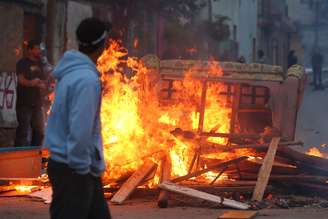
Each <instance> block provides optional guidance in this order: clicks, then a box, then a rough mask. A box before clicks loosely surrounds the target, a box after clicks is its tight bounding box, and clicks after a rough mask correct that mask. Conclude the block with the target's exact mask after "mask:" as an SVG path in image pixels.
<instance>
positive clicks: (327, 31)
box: [286, 0, 328, 67]
mask: <svg viewBox="0 0 328 219" xmlns="http://www.w3.org/2000/svg"><path fill="white" fill-rule="evenodd" d="M316 1H317V0H286V2H287V5H288V16H289V17H290V19H291V20H292V21H293V22H294V23H295V25H296V27H297V34H298V36H299V38H300V40H301V45H302V47H303V51H304V65H305V66H307V67H311V55H312V51H313V49H314V47H315V44H316V43H315V41H316V23H318V26H317V28H318V35H317V37H318V38H317V43H318V47H319V48H320V50H321V52H322V53H323V55H324V57H326V58H325V59H324V60H325V63H326V65H327V64H328V58H327V57H328V56H327V55H326V54H328V44H327V42H328V19H327V17H324V16H325V15H324V14H326V13H327V11H326V10H327V5H328V4H327V3H324V2H323V1H318V2H321V3H320V4H319V6H318V9H316V5H315V2H316ZM316 13H318V21H316ZM291 47H293V45H291ZM293 49H296V51H297V49H298V48H297V47H296V48H293ZM301 53H302V51H301V52H299V54H301Z"/></svg>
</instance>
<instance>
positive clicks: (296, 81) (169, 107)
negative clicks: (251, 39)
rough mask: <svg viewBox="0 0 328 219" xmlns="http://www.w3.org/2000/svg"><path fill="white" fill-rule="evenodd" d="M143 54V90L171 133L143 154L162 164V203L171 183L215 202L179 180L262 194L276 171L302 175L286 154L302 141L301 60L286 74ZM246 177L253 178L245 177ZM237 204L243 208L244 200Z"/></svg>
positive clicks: (119, 199) (132, 183)
mask: <svg viewBox="0 0 328 219" xmlns="http://www.w3.org/2000/svg"><path fill="white" fill-rule="evenodd" d="M143 61H144V63H145V65H146V67H147V70H146V71H145V72H146V73H144V74H143V75H142V77H141V78H142V80H141V79H140V77H139V78H138V79H139V82H140V81H142V82H141V84H142V85H141V86H140V87H141V90H142V92H141V93H142V94H141V96H142V97H143V100H145V101H146V102H147V104H146V105H147V106H148V107H149V108H152V107H153V105H152V103H153V102H156V101H157V102H156V103H157V104H158V106H156V107H157V108H156V107H153V108H154V109H155V110H154V111H155V112H157V111H158V112H157V113H158V114H159V116H158V115H157V116H158V123H159V125H158V127H156V128H157V129H162V130H163V131H162V132H163V133H165V135H164V134H163V135H164V137H167V138H168V139H170V138H172V139H170V140H167V141H165V140H163V141H164V144H163V147H164V148H163V150H162V151H161V152H158V154H157V155H155V156H154V153H150V155H149V156H145V157H148V158H151V159H152V160H153V161H154V162H155V163H157V164H159V165H160V168H159V169H160V170H159V171H157V175H159V179H158V182H159V183H160V184H159V187H160V188H161V189H162V190H161V192H160V195H159V199H158V205H159V206H160V207H166V206H167V200H168V191H171V192H172V191H173V192H177V193H182V194H186V195H189V196H192V197H198V198H201V199H205V200H207V201H212V202H215V201H213V199H211V197H208V196H207V195H204V194H202V193H198V192H197V191H193V190H190V189H191V188H187V187H181V186H188V187H196V188H197V187H199V186H200V185H201V184H202V185H203V184H204V182H205V183H207V184H208V186H209V187H213V188H214V187H220V186H221V188H223V187H225V188H224V189H222V191H229V190H230V191H245V190H247V191H250V190H251V191H253V190H254V188H255V192H254V195H253V199H254V200H258V201H260V200H262V198H263V195H264V192H265V190H266V189H267V188H269V187H267V184H268V182H269V181H270V182H272V180H273V179H274V178H280V179H281V178H285V179H287V178H288V179H289V180H291V179H292V178H293V177H295V176H296V178H297V177H301V178H302V177H303V176H304V174H303V175H299V174H300V173H302V171H301V169H300V168H298V166H297V162H294V160H293V159H290V158H291V156H290V153H293V152H291V151H288V150H291V149H289V148H287V146H290V145H300V144H302V143H301V142H294V141H293V140H294V135H295V127H296V118H297V112H298V109H299V107H300V103H301V99H302V95H303V91H304V84H305V76H304V69H303V68H302V67H301V66H293V67H292V68H291V69H289V71H288V72H287V74H285V73H284V72H283V71H282V69H281V68H280V67H278V66H269V65H261V64H240V63H224V62H223V63H219V62H215V61H192V60H163V61H160V60H158V59H157V58H156V57H153V56H148V57H146V58H144V59H143ZM140 87H139V88H140ZM147 100H149V101H147ZM145 110H146V108H145ZM149 113H150V114H151V113H153V112H149ZM147 121H151V120H147ZM163 124H164V125H163ZM154 128H155V127H154ZM164 129H166V130H164ZM153 131H154V133H155V132H156V131H157V130H153ZM165 131H166V132H167V133H170V134H171V136H169V135H168V134H167V133H166V132H165ZM154 135H155V134H154ZM172 136H173V137H172ZM170 144H171V145H173V146H169V145H170ZM177 145H180V147H182V148H183V153H182V154H183V155H182V158H181V157H180V158H177V157H178V152H176V149H175V147H176V146H177ZM181 145H183V146H181ZM280 149H282V150H281V151H280ZM266 150H268V153H267V154H266V153H265V151H266ZM286 151H287V152H286ZM284 152H286V153H284ZM155 153H156V152H155ZM276 153H277V154H278V155H279V156H275V154H276ZM281 154H284V155H286V156H285V157H282V156H280V155H281ZM304 156H305V155H304ZM286 157H287V158H286ZM185 160H186V162H184V161H185ZM179 162H180V165H179ZM186 163H187V164H188V165H187V166H186ZM261 166H262V167H261ZM153 167H154V163H152V162H150V163H148V164H146V163H145V164H144V165H143V166H142V167H140V168H139V169H138V170H137V171H136V172H135V174H133V175H132V176H131V178H133V179H134V180H131V178H130V179H129V180H127V181H126V183H124V184H123V185H122V187H121V188H120V189H119V191H118V192H117V193H116V194H115V195H114V197H113V198H112V202H113V203H117V204H122V203H123V202H124V200H125V199H126V198H128V196H129V194H131V193H132V191H133V189H134V188H135V187H136V186H137V185H140V184H142V183H144V182H145V180H146V179H147V178H149V176H152V174H151V171H150V170H151V169H152V168H153ZM177 169H178V170H177ZM143 170H147V171H143ZM148 170H149V171H148ZM271 170H272V171H271ZM179 171H180V172H179ZM138 172H143V174H141V175H140V173H138ZM271 172H272V174H271ZM137 173H138V174H137ZM258 174H259V175H258ZM250 176H252V177H253V178H251V177H250ZM199 177H201V178H199ZM245 177H246V178H247V177H249V178H251V180H252V181H251V182H249V181H248V182H245V181H244V180H245ZM304 177H305V178H307V176H304ZM137 178H138V180H137ZM190 180H191V181H190ZM254 180H257V182H256V181H254ZM187 181H188V182H187ZM286 181H287V180H286ZM291 181H293V180H291ZM172 183H180V184H181V183H182V184H181V185H177V184H172ZM245 183H246V184H247V183H249V184H248V185H247V186H248V187H246V186H245V185H246V184H245ZM233 184H234V186H231V185H233ZM222 186H223V187H222ZM250 187H251V188H250ZM127 191H128V192H127ZM122 194H123V195H122ZM195 194H197V195H195ZM219 199H220V197H218V200H219ZM220 200H225V199H224V198H221V199H220ZM221 204H224V202H223V201H222V203H221ZM228 206H231V205H228ZM234 207H236V208H239V209H246V208H248V207H246V206H244V205H243V204H242V203H238V204H237V206H234Z"/></svg>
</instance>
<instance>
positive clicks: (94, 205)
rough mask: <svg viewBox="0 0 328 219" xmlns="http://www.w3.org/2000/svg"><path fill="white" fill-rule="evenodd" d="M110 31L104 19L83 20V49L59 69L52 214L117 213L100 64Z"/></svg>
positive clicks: (51, 129) (86, 218) (51, 136)
mask: <svg viewBox="0 0 328 219" xmlns="http://www.w3.org/2000/svg"><path fill="white" fill-rule="evenodd" d="M107 32H108V28H107V27H106V25H105V24H104V23H103V22H101V21H100V20H98V19H96V18H87V19H85V20H83V21H82V22H81V23H80V24H79V26H78V28H77V30H76V37H77V40H78V45H79V51H75V50H72V51H67V52H65V54H64V56H63V57H62V58H61V60H60V61H59V63H58V65H57V66H56V68H55V70H54V72H53V75H54V76H55V77H56V79H57V85H56V90H55V100H54V102H53V105H52V108H51V112H50V115H49V120H48V126H47V129H46V137H45V146H46V147H47V148H48V149H49V151H50V158H49V162H48V175H49V179H50V183H51V185H52V191H53V195H52V203H51V206H50V215H51V219H72V218H78V219H110V218H111V216H110V212H109V208H108V204H107V202H106V200H105V198H104V191H103V186H102V182H101V175H102V173H103V172H104V170H105V161H104V154H103V144H102V139H101V124H100V109H101V106H100V105H101V81H100V73H99V72H98V70H97V67H96V62H97V59H98V58H99V56H100V55H101V54H102V52H103V50H104V47H105V44H106V41H107Z"/></svg>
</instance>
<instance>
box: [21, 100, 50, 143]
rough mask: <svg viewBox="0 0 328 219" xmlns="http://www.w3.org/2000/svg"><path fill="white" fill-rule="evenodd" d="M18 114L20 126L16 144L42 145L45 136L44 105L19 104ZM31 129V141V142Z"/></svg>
mask: <svg viewBox="0 0 328 219" xmlns="http://www.w3.org/2000/svg"><path fill="white" fill-rule="evenodd" d="M16 114H17V120H18V127H17V129H16V139H15V146H41V145H42V141H43V136H44V116H43V111H42V107H28V106H18V107H17V108H16ZM30 128H31V129H30ZM30 131H31V137H32V138H31V142H29V133H30Z"/></svg>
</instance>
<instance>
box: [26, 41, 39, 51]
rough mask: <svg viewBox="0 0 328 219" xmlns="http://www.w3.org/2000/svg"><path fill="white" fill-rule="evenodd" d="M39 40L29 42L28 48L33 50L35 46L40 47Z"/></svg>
mask: <svg viewBox="0 0 328 219" xmlns="http://www.w3.org/2000/svg"><path fill="white" fill-rule="evenodd" d="M40 43H41V42H40V41H39V40H30V41H28V42H27V45H26V48H27V49H33V48H34V47H35V46H40Z"/></svg>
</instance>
